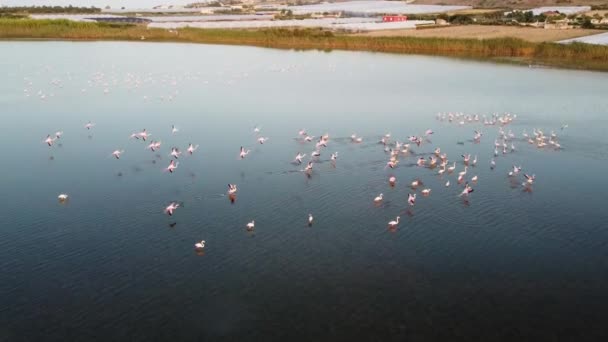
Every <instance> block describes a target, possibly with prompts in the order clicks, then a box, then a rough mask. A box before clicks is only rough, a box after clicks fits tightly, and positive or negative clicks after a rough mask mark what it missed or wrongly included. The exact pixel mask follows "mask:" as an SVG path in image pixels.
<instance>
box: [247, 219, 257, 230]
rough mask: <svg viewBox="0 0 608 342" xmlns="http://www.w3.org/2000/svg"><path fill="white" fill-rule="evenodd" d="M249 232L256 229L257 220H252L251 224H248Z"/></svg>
mask: <svg viewBox="0 0 608 342" xmlns="http://www.w3.org/2000/svg"><path fill="white" fill-rule="evenodd" d="M246 227H247V230H253V228H255V220H252V221H251V222H249V223H247V226H246Z"/></svg>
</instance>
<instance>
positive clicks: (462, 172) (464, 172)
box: [458, 166, 467, 178]
mask: <svg viewBox="0 0 608 342" xmlns="http://www.w3.org/2000/svg"><path fill="white" fill-rule="evenodd" d="M466 174H467V166H465V167H464V171H461V172H459V173H458V178H462V177H464V176H465V175H466Z"/></svg>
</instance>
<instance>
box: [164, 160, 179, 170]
mask: <svg viewBox="0 0 608 342" xmlns="http://www.w3.org/2000/svg"><path fill="white" fill-rule="evenodd" d="M178 165H179V162H175V160H173V159H171V162H170V163H169V166H167V168H166V169H165V171H169V172H170V173H173V171H175V169H177V166H178Z"/></svg>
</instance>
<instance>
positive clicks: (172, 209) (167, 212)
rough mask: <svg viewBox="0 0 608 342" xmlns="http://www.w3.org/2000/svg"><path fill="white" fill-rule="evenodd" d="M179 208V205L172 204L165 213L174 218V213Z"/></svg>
mask: <svg viewBox="0 0 608 342" xmlns="http://www.w3.org/2000/svg"><path fill="white" fill-rule="evenodd" d="M177 208H179V203H175V202H171V203H170V204H169V205H168V206H167V207H166V208H165V213H166V214H167V215H169V216H173V211H175V209H177Z"/></svg>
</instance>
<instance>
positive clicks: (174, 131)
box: [171, 125, 179, 134]
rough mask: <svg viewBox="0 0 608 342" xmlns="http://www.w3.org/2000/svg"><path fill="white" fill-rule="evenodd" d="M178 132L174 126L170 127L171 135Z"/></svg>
mask: <svg viewBox="0 0 608 342" xmlns="http://www.w3.org/2000/svg"><path fill="white" fill-rule="evenodd" d="M177 132H179V128H177V127H175V125H171V134H175V133H177Z"/></svg>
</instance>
